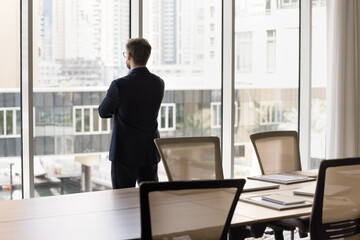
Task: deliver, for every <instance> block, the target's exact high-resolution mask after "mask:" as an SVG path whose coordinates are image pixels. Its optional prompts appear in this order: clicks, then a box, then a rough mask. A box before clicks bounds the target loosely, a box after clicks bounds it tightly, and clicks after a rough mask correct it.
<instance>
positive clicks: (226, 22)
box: [221, 0, 235, 178]
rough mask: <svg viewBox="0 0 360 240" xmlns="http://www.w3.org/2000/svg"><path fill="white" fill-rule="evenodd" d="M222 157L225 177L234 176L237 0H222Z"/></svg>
mask: <svg viewBox="0 0 360 240" xmlns="http://www.w3.org/2000/svg"><path fill="white" fill-rule="evenodd" d="M222 34H223V36H222V66H221V68H222V69H221V71H222V89H221V91H222V94H221V96H222V103H221V106H222V111H221V112H222V121H221V127H222V128H221V129H222V138H221V140H222V142H221V146H222V159H223V169H224V176H225V178H232V177H234V97H235V96H234V95H235V94H234V92H235V90H234V89H235V86H234V77H235V76H234V72H235V71H234V67H235V64H234V52H235V51H234V50H235V46H234V34H235V0H223V1H222Z"/></svg>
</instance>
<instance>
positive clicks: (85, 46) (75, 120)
mask: <svg viewBox="0 0 360 240" xmlns="http://www.w3.org/2000/svg"><path fill="white" fill-rule="evenodd" d="M36 3H37V5H36V6H35V7H34V9H35V11H34V17H35V20H36V23H35V24H34V30H35V37H34V40H35V42H36V50H35V51H34V52H35V56H34V58H35V65H34V71H35V72H34V75H35V76H34V83H33V105H34V107H33V108H34V166H35V167H34V175H35V179H34V182H35V196H47V195H57V194H67V193H75V192H83V191H91V190H102V189H109V188H111V180H110V163H109V161H108V151H109V146H110V132H111V120H110V119H100V118H99V115H98V111H97V108H98V106H99V104H100V103H101V100H102V99H103V98H104V96H105V94H106V90H107V89H108V86H109V85H110V82H111V81H112V80H114V79H116V78H118V77H120V76H122V75H124V74H126V72H127V68H126V65H125V59H124V58H123V55H122V52H123V51H125V44H126V41H127V39H128V38H129V26H130V20H129V17H130V16H129V11H130V10H129V5H130V4H129V1H128V0H105V1H104V0H102V1H101V0H74V1H66V0H65V1H64V0H39V1H37V2H36Z"/></svg>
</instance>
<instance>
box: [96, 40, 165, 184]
mask: <svg viewBox="0 0 360 240" xmlns="http://www.w3.org/2000/svg"><path fill="white" fill-rule="evenodd" d="M150 53H151V46H150V44H149V43H148V41H147V40H146V39H143V38H134V39H129V41H128V42H127V44H126V52H124V57H125V58H126V65H127V67H128V68H129V69H130V71H129V72H128V74H127V75H126V76H124V77H122V78H118V79H116V80H114V81H112V83H111V85H110V87H109V89H108V91H107V94H106V96H105V98H104V99H103V101H102V102H101V104H100V106H99V115H100V117H101V118H114V124H113V130H112V136H111V143H110V152H109V160H110V161H111V180H112V187H113V189H119V188H127V187H135V184H136V181H137V182H138V183H140V182H142V181H158V175H157V164H158V162H159V161H160V156H159V153H158V151H157V149H156V146H155V144H154V139H155V138H158V137H159V131H158V123H157V116H158V112H159V108H160V105H161V101H162V99H163V96H164V81H163V80H162V79H161V78H160V77H158V76H156V75H154V74H152V73H151V72H150V71H149V70H148V69H147V68H146V63H147V61H148V59H149V56H150Z"/></svg>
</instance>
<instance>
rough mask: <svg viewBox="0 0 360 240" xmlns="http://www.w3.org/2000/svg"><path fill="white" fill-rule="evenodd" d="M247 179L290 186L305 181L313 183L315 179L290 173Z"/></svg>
mask: <svg viewBox="0 0 360 240" xmlns="http://www.w3.org/2000/svg"><path fill="white" fill-rule="evenodd" d="M248 179H255V180H260V181H266V182H273V183H280V184H291V183H300V182H307V181H315V180H316V178H312V177H308V176H302V175H297V174H291V173H275V174H267V175H260V176H251V177H248Z"/></svg>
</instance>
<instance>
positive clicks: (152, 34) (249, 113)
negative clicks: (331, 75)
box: [0, 0, 326, 200]
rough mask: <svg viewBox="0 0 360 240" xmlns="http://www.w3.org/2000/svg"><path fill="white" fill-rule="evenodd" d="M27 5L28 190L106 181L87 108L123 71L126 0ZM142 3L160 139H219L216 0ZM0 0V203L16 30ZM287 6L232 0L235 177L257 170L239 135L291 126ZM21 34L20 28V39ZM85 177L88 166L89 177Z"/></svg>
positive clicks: (14, 114)
mask: <svg viewBox="0 0 360 240" xmlns="http://www.w3.org/2000/svg"><path fill="white" fill-rule="evenodd" d="M25 2H27V1H25ZM31 2H33V3H36V6H34V25H33V30H34V31H33V32H34V39H33V40H34V51H33V54H34V59H35V60H34V62H33V70H34V79H33V94H32V97H33V110H32V112H33V115H34V117H33V128H34V133H33V135H34V137H33V139H32V141H33V145H34V159H33V161H34V175H35V178H34V183H35V196H47V195H57V194H66V193H72V192H82V191H88V190H89V187H91V189H92V190H100V189H107V188H109V187H110V185H111V183H110V169H109V166H110V165H109V162H108V159H107V157H108V149H109V142H110V133H111V128H112V125H111V121H109V120H104V119H100V118H99V117H98V113H97V106H98V105H99V103H100V102H101V100H102V98H103V97H104V96H105V94H106V90H107V88H108V85H109V83H110V82H111V81H112V80H113V79H115V78H117V77H119V76H122V75H124V74H126V72H127V69H126V66H125V64H124V63H125V62H124V58H123V57H122V52H123V51H125V43H126V40H127V39H128V38H129V27H130V20H129V19H130V15H129V10H130V1H128V0H75V1H70V0H69V1H66V0H38V1H31ZM142 3H143V11H142V12H143V16H142V17H143V18H142V19H143V22H142V32H143V36H144V37H145V38H147V39H148V40H149V42H150V43H151V45H152V47H153V51H152V55H151V58H150V60H149V63H148V67H149V69H150V70H151V71H152V72H154V73H155V74H158V75H159V76H160V77H162V78H163V79H164V81H165V85H166V92H165V96H164V100H163V103H162V106H161V108H160V111H159V118H158V121H159V130H160V133H161V136H162V137H172V136H201V135H216V136H219V137H220V136H221V135H222V134H221V133H222V131H223V129H222V128H221V126H222V114H223V113H222V107H223V106H222V97H223V96H221V90H222V89H221V86H222V82H221V81H224V79H221V76H222V75H221V71H222V70H221V66H222V65H221V64H222V61H223V60H224V58H228V57H230V56H227V55H224V56H223V55H222V52H221V47H222V42H221V41H222V37H223V36H222V34H223V32H222V29H221V26H222V24H221V21H222V18H223V16H222V1H220V0H200V1H192V0H144V1H142ZM0 4H1V8H0V13H1V14H0V18H1V21H0V32H1V38H0V49H1V55H0V186H1V190H0V199H2V200H4V199H14V198H21V184H22V183H21V160H20V156H21V129H22V128H21V112H22V111H21V104H20V99H21V93H20V90H19V86H20V72H21V71H20V67H21V66H20V37H21V36H20V30H19V31H14V29H20V1H1V3H0ZM299 4H300V1H299V0H291V1H285V0H284V1H283V0H266V1H248V0H236V1H235V31H234V35H233V37H234V42H235V51H234V60H235V64H234V69H233V70H234V73H235V83H234V84H235V99H234V110H235V111H234V112H233V116H234V120H235V123H234V157H235V159H234V164H235V165H234V175H235V176H236V177H242V176H247V175H250V174H255V173H258V172H259V168H258V166H257V160H256V157H255V154H254V152H253V150H252V146H251V143H250V140H249V134H251V133H253V132H257V131H267V130H277V129H295V130H297V129H298V124H299V122H298V116H299V113H298V112H299V109H298V105H299V102H298V99H299V98H298V92H299V58H301V56H299V45H300V42H299V31H300V23H299V8H300V6H299ZM325 6H326V1H325V0H313V1H312V61H311V62H312V81H311V82H312V85H311V90H312V99H311V100H312V112H311V116H312V118H311V137H310V138H309V141H311V144H310V145H311V146H310V147H311V159H310V160H309V165H308V167H309V168H313V167H316V166H317V165H318V161H319V159H321V158H323V157H324V152H325V151H324V146H325V123H326V115H325V109H326V106H325V93H326V51H325V49H326V45H325V43H326V7H325ZM24 7H26V5H24V6H23V8H24ZM23 10H24V9H23ZM23 17H24V16H23ZM24 20H25V21H26V19H24ZM23 34H24V33H23ZM23 37H24V36H23ZM26 42H27V39H26V36H25V39H23V45H24V44H26ZM23 54H24V55H26V54H27V53H26V52H24V53H23ZM23 80H25V81H26V79H25V78H24V79H23ZM300 104H301V103H300ZM25 160H26V161H28V159H25ZM224 161H228V159H224ZM86 174H91V184H90V185H89V181H86V179H87V178H86ZM161 174H162V177H163V178H162V179H164V180H165V179H166V178H165V176H164V174H165V173H164V172H163V171H162V172H161ZM11 182H12V183H11Z"/></svg>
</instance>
